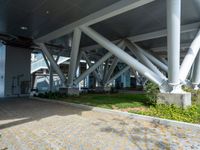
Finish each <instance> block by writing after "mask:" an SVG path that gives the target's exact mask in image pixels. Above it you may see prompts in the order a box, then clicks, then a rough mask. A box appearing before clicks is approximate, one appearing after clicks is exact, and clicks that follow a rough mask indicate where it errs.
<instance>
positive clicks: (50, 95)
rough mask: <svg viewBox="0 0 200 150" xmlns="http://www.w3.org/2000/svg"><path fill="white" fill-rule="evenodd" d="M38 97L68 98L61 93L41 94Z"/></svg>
mask: <svg viewBox="0 0 200 150" xmlns="http://www.w3.org/2000/svg"><path fill="white" fill-rule="evenodd" d="M37 97H40V98H48V99H60V98H65V97H67V95H66V94H61V93H59V92H45V93H39V94H38V96H37Z"/></svg>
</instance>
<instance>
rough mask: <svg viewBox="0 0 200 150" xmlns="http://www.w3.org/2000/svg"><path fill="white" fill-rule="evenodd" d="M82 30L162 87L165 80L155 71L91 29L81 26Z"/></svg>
mask: <svg viewBox="0 0 200 150" xmlns="http://www.w3.org/2000/svg"><path fill="white" fill-rule="evenodd" d="M80 28H81V30H82V31H83V32H84V33H85V34H86V35H88V36H89V37H90V38H92V39H93V40H95V41H96V42H97V43H99V44H100V45H101V46H102V47H104V48H105V49H107V50H108V51H110V52H111V53H113V54H114V55H115V56H117V57H118V58H119V59H121V60H122V61H123V62H125V63H126V64H127V65H129V66H131V67H132V68H134V69H135V70H137V71H138V72H140V73H141V74H143V75H144V76H146V77H147V78H148V79H149V80H151V81H153V82H154V83H156V84H157V85H159V86H161V84H162V83H163V79H162V78H160V76H159V75H157V74H155V73H154V72H153V71H151V70H150V69H148V68H147V67H145V66H144V65H143V64H141V63H140V62H138V61H137V60H136V59H134V58H133V57H132V56H130V55H129V54H127V53H126V52H124V51H123V50H122V49H120V48H119V47H117V46H116V45H115V44H113V43H112V42H110V41H109V40H107V39H106V38H105V37H103V36H102V35H100V34H99V33H97V32H96V31H94V30H93V29H91V28H90V27H85V26H81V27H80Z"/></svg>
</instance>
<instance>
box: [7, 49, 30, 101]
mask: <svg viewBox="0 0 200 150" xmlns="http://www.w3.org/2000/svg"><path fill="white" fill-rule="evenodd" d="M30 62H31V51H30V50H29V49H23V48H17V47H11V46H6V64H5V96H6V97H10V96H21V95H27V94H29V92H30V82H31V76H30Z"/></svg>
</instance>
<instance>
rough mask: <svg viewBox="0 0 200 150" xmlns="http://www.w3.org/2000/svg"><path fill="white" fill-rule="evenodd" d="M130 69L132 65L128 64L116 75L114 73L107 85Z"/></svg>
mask: <svg viewBox="0 0 200 150" xmlns="http://www.w3.org/2000/svg"><path fill="white" fill-rule="evenodd" d="M129 69H130V66H126V67H125V68H124V69H122V70H121V71H120V72H118V73H117V74H116V75H114V76H113V77H112V78H111V79H109V80H108V81H107V82H106V84H105V85H107V84H109V83H111V82H113V81H114V80H116V79H117V78H119V77H120V76H121V75H122V74H123V73H124V72H126V71H128V70H129Z"/></svg>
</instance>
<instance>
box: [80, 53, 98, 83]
mask: <svg viewBox="0 0 200 150" xmlns="http://www.w3.org/2000/svg"><path fill="white" fill-rule="evenodd" d="M82 55H83V58H84V59H85V60H86V62H87V64H88V65H89V67H92V63H91V61H90V60H89V59H88V57H87V55H86V54H85V52H82ZM94 75H95V77H96V79H97V81H98V82H99V83H100V84H101V79H100V77H99V74H98V72H97V70H94Z"/></svg>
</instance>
